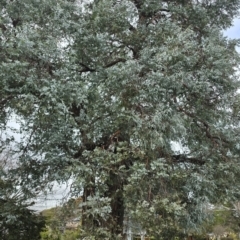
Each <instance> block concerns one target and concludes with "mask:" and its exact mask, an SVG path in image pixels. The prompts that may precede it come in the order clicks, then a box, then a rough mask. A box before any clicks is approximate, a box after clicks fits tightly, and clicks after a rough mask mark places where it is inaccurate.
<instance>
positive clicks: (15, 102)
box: [0, 0, 240, 239]
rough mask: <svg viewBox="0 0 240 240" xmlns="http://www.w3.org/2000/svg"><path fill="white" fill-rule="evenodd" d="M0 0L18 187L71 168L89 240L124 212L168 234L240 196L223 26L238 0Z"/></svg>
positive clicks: (5, 114)
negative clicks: (16, 123)
mask: <svg viewBox="0 0 240 240" xmlns="http://www.w3.org/2000/svg"><path fill="white" fill-rule="evenodd" d="M1 5H2V8H1V9H2V10H1V19H0V26H1V51H0V56H1V57H0V59H1V65H0V77H1V82H0V93H1V94H0V97H1V100H0V107H1V113H0V114H1V121H2V126H3V127H4V126H5V124H6V122H7V119H9V116H10V115H11V113H14V114H17V115H18V116H19V119H21V131H22V133H23V134H24V137H23V139H22V142H21V144H19V146H18V154H19V169H18V171H17V174H19V176H20V177H21V179H22V180H21V185H22V188H23V191H25V192H26V194H27V193H28V192H29V189H32V191H34V189H39V188H44V187H46V185H47V183H49V184H50V183H51V182H52V181H59V182H64V181H67V180H68V179H70V178H71V179H72V181H73V183H72V186H71V194H72V195H73V196H74V195H76V196H79V195H82V197H83V203H82V209H83V222H82V223H83V226H82V227H83V229H84V231H83V234H86V235H88V236H95V237H96V239H101V238H102V239H103V238H106V237H108V238H110V239H117V237H119V238H121V239H122V238H124V228H125V227H124V222H127V219H128V218H131V219H132V220H131V221H137V222H138V223H139V224H140V225H141V226H142V227H143V228H144V229H146V231H147V234H148V235H151V236H155V237H157V239H160V238H161V237H162V238H163V239H166V238H169V239H170V237H172V236H177V235H178V234H182V233H183V232H184V231H185V230H187V229H194V228H197V227H198V224H199V223H201V221H202V220H203V219H204V217H205V215H206V212H207V211H206V208H205V206H206V203H212V204H216V203H219V202H223V201H225V200H228V199H232V198H235V199H237V198H239V196H238V195H239V186H238V185H237V184H236V182H235V180H236V179H237V178H238V177H239V171H240V165H239V161H238V159H239V126H238V109H239V108H238V101H237V100H236V99H238V93H237V89H238V85H239V79H238V75H237V70H238V64H239V55H238V54H237V52H236V50H235V46H236V45H237V44H238V41H237V40H229V39H227V38H226V37H224V36H223V34H222V31H223V30H224V29H226V28H228V27H229V26H231V22H232V20H233V18H234V17H236V16H237V14H238V10H239V6H240V1H239V0H232V1H228V0H201V1H197V0H171V1H170V0H152V1H149V0H122V1H116V0H93V1H91V2H86V1H83V2H81V1H70V0H69V1H63V0H48V1H46V0H43V1H32V0H31V1H30V0H22V1H17V0H13V1H7V0H3V1H2V2H1ZM174 146H177V147H175V148H174ZM166 236H168V237H166Z"/></svg>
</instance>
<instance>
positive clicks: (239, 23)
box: [224, 19, 240, 38]
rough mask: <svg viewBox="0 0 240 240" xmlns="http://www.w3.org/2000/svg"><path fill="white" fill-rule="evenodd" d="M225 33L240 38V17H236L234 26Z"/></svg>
mask: <svg viewBox="0 0 240 240" xmlns="http://www.w3.org/2000/svg"><path fill="white" fill-rule="evenodd" d="M224 35H225V36H227V37H229V38H240V19H235V20H234V21H233V26H232V27H231V28H229V29H228V30H227V31H225V32H224Z"/></svg>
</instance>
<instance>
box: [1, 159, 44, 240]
mask: <svg viewBox="0 0 240 240" xmlns="http://www.w3.org/2000/svg"><path fill="white" fill-rule="evenodd" d="M7 162H8V166H6V165H5V163H6V159H1V160H0V238H1V239H2V240H18V239H19V240H26V239H33V240H35V239H36V240H37V239H40V232H41V231H42V229H43V228H44V227H45V219H44V218H43V217H41V216H39V215H36V213H35V212H34V211H33V210H30V209H29V207H30V206H32V205H33V204H34V203H29V202H28V201H27V200H28V199H26V198H25V196H24V194H22V193H21V190H20V189H19V187H18V186H17V185H16V183H17V181H16V179H14V176H11V173H10V171H11V170H10V166H9V162H10V160H9V159H7Z"/></svg>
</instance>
